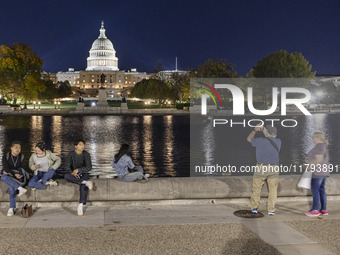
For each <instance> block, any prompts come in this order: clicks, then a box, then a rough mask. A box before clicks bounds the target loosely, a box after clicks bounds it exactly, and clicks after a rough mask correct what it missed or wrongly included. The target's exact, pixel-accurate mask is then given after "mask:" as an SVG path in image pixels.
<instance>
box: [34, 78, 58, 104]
mask: <svg viewBox="0 0 340 255" xmlns="http://www.w3.org/2000/svg"><path fill="white" fill-rule="evenodd" d="M45 87H46V90H45V91H44V92H42V93H40V94H39V96H38V97H39V99H42V100H49V101H52V100H53V99H55V98H56V97H58V88H57V85H56V84H54V83H53V81H51V80H45Z"/></svg>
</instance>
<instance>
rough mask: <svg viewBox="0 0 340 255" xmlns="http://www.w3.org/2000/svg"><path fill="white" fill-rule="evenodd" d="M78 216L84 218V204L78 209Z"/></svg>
mask: <svg viewBox="0 0 340 255" xmlns="http://www.w3.org/2000/svg"><path fill="white" fill-rule="evenodd" d="M77 212H78V216H83V215H84V213H83V204H79V205H78V208H77Z"/></svg>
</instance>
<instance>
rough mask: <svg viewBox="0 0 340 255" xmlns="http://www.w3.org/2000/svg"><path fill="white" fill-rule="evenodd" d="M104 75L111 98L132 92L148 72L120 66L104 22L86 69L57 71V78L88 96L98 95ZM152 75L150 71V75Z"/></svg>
mask: <svg viewBox="0 0 340 255" xmlns="http://www.w3.org/2000/svg"><path fill="white" fill-rule="evenodd" d="M102 74H104V75H105V82H104V88H105V89H106V91H107V93H108V95H109V96H110V97H120V96H121V95H122V94H126V95H128V94H129V92H128V91H129V90H130V89H131V88H132V87H133V86H134V85H135V84H136V83H137V82H139V81H141V80H143V79H146V78H148V76H149V75H147V74H146V72H137V70H136V69H135V68H133V69H131V70H129V71H124V70H119V68H118V58H117V57H116V50H115V49H114V47H113V44H112V42H111V41H110V39H108V38H107V37H106V35H105V28H104V22H103V21H102V24H101V28H100V30H99V37H98V38H97V39H96V40H95V41H94V42H93V44H92V47H91V49H90V56H89V57H88V58H87V68H86V70H83V71H74V69H73V68H69V70H68V71H67V72H58V73H57V74H56V81H57V82H58V81H69V83H70V85H71V86H72V87H77V88H79V89H80V90H81V91H83V92H85V93H86V94H88V95H95V94H97V93H98V89H99V88H100V87H101V85H102V84H101V75H102ZM150 75H151V74H150Z"/></svg>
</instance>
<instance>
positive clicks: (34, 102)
mask: <svg viewBox="0 0 340 255" xmlns="http://www.w3.org/2000/svg"><path fill="white" fill-rule="evenodd" d="M36 103H37V102H36V101H33V109H35V104H36Z"/></svg>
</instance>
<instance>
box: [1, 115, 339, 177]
mask: <svg viewBox="0 0 340 255" xmlns="http://www.w3.org/2000/svg"><path fill="white" fill-rule="evenodd" d="M227 118H230V117H227ZM278 118H280V119H282V117H278ZM287 118H294V119H296V120H297V121H298V126H297V127H295V128H282V127H278V138H280V139H281V140H282V149H281V153H280V163H281V164H285V165H287V164H303V163H304V159H305V158H304V154H305V153H307V152H308V151H309V150H310V149H311V148H312V147H313V143H312V134H313V132H315V131H323V132H325V134H326V136H327V138H328V139H329V143H330V144H329V152H330V163H332V164H336V165H339V162H340V142H339V140H340V115H339V114H329V115H327V114H314V115H312V116H294V117H292V116H290V117H287ZM233 119H234V120H239V121H241V119H246V120H249V119H254V117H244V118H241V117H233ZM262 119H265V118H262ZM190 123H191V122H190V116H171V115H168V116H151V115H148V116H31V117H28V116H7V117H2V118H1V119H0V151H1V152H2V153H4V152H5V151H8V150H9V146H10V143H11V142H12V141H14V140H20V141H21V142H22V143H23V144H24V145H23V153H24V155H25V156H26V157H27V158H28V157H29V156H30V155H31V153H32V151H33V149H34V145H35V144H36V143H37V142H39V141H41V140H43V141H45V142H46V146H47V148H48V149H50V150H52V151H53V152H55V153H56V154H57V155H59V156H61V158H62V161H64V159H65V157H66V155H67V154H68V153H69V152H70V151H71V150H73V149H74V146H73V141H74V140H75V139H84V140H85V141H86V145H85V149H86V150H87V151H88V152H89V153H90V154H91V158H92V163H93V171H92V174H93V175H94V176H99V177H100V178H105V177H112V174H113V173H114V171H113V169H112V167H111V162H112V159H113V156H114V154H115V153H117V152H118V150H119V147H120V145H121V144H122V143H128V144H130V146H131V149H132V158H133V160H134V162H135V163H138V164H141V165H142V166H143V167H144V169H145V170H146V172H147V173H150V174H152V175H154V176H156V177H166V176H178V177H183V176H190V161H191V162H192V163H195V164H196V163H197V164H201V165H207V164H214V163H216V162H220V161H222V162H223V163H225V164H232V165H236V166H240V165H254V164H255V163H256V159H255V149H254V148H252V147H251V145H250V144H249V143H248V142H247V140H246V138H247V136H248V135H249V133H250V132H251V131H252V128H230V127H227V126H222V125H221V126H219V127H218V128H213V127H212V124H211V121H209V120H208V119H206V121H205V122H204V123H203V124H202V123H201V122H200V123H199V125H197V126H194V125H192V123H191V127H190ZM196 124H197V123H196ZM190 133H191V137H190ZM190 139H191V147H190ZM221 152H222V156H223V159H222V160H221V159H220V158H219V155H221ZM62 168H63V167H62V166H61V168H60V169H61V170H62Z"/></svg>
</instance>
